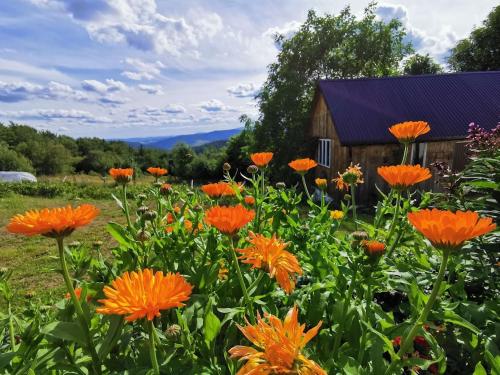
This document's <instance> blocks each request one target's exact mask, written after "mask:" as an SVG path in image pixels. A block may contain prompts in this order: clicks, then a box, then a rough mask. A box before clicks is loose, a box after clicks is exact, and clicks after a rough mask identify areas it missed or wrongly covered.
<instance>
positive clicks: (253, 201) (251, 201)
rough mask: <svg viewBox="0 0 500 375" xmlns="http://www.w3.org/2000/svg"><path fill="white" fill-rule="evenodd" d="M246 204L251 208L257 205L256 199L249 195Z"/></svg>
mask: <svg viewBox="0 0 500 375" xmlns="http://www.w3.org/2000/svg"><path fill="white" fill-rule="evenodd" d="M245 203H246V204H248V205H249V206H253V205H254V204H255V198H254V197H252V196H251V195H247V196H246V197H245Z"/></svg>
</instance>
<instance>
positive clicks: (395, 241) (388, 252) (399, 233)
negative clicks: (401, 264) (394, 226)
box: [385, 225, 403, 257]
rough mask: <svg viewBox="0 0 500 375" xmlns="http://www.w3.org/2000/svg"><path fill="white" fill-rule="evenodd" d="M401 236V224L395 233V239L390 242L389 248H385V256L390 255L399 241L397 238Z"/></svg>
mask: <svg viewBox="0 0 500 375" xmlns="http://www.w3.org/2000/svg"><path fill="white" fill-rule="evenodd" d="M401 237H403V226H402V225H400V226H399V229H398V233H397V235H396V239H395V240H394V242H393V243H392V245H391V247H390V248H389V250H387V253H386V254H385V256H386V257H390V256H391V254H392V252H393V251H394V249H395V248H396V246H397V244H398V243H399V240H400V239H401Z"/></svg>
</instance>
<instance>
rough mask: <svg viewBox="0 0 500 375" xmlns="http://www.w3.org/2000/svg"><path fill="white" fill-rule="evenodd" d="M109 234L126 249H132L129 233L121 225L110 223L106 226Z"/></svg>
mask: <svg viewBox="0 0 500 375" xmlns="http://www.w3.org/2000/svg"><path fill="white" fill-rule="evenodd" d="M106 228H107V229H108V232H109V234H111V236H113V238H114V239H115V240H116V241H117V242H118V243H119V244H120V245H123V246H126V247H130V243H131V241H130V239H129V238H128V237H127V231H126V230H125V228H123V227H122V226H121V225H120V224H117V223H113V222H110V223H108V225H107V226H106Z"/></svg>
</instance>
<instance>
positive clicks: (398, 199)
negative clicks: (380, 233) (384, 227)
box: [385, 190, 401, 243]
mask: <svg viewBox="0 0 500 375" xmlns="http://www.w3.org/2000/svg"><path fill="white" fill-rule="evenodd" d="M396 194H397V195H396V208H395V209H394V216H393V217H392V223H391V226H390V228H389V234H387V238H386V239H385V242H386V243H389V241H390V240H391V238H392V235H393V234H394V230H395V229H396V222H397V221H398V215H399V208H400V206H401V191H400V190H398V191H397V193H396Z"/></svg>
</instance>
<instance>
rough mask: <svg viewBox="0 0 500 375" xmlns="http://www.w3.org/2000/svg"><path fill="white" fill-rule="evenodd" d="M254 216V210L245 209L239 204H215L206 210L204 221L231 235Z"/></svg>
mask: <svg viewBox="0 0 500 375" xmlns="http://www.w3.org/2000/svg"><path fill="white" fill-rule="evenodd" d="M254 216H255V211H254V210H247V209H246V208H245V207H243V206H242V205H241V204H238V205H237V206H229V207H226V206H215V207H212V208H210V209H208V210H207V212H206V213H205V221H206V222H207V224H209V225H212V226H214V227H216V228H217V229H218V230H220V231H221V232H222V233H225V234H229V235H232V234H235V233H236V232H237V231H239V230H240V229H241V228H243V227H244V226H245V225H247V224H248V223H249V222H250V221H252V220H253V218H254Z"/></svg>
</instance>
